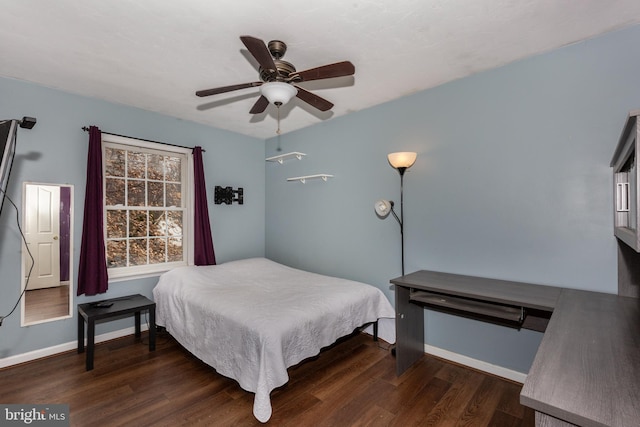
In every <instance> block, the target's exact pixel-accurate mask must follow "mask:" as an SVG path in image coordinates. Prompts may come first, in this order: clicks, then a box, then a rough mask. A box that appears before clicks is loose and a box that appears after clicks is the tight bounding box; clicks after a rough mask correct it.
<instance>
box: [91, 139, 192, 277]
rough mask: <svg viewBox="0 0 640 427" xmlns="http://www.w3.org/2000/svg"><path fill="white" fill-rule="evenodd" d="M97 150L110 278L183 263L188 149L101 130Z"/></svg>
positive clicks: (186, 239)
mask: <svg viewBox="0 0 640 427" xmlns="http://www.w3.org/2000/svg"><path fill="white" fill-rule="evenodd" d="M102 150H103V156H102V158H103V159H104V160H103V169H104V170H103V177H104V187H103V188H104V218H105V220H104V224H105V230H104V232H105V244H106V256H107V270H108V273H109V278H110V279H111V278H117V277H130V276H139V275H149V274H153V273H158V272H162V271H166V270H169V269H170V268H173V267H176V266H180V265H187V264H188V261H189V255H190V253H191V251H190V249H189V248H190V244H191V239H190V238H189V224H190V218H191V217H192V215H191V208H190V201H191V197H190V196H191V195H190V193H191V188H192V175H193V174H192V173H189V171H190V170H191V165H190V162H191V155H190V154H191V150H189V149H185V148H180V147H172V146H168V145H163V144H158V143H151V142H147V141H141V140H136V139H131V138H125V137H118V136H112V135H105V134H103V136H102Z"/></svg>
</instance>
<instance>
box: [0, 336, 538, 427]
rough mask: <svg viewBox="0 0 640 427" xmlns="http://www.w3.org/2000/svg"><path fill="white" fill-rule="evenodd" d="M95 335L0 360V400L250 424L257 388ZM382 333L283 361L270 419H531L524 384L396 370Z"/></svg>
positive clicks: (91, 415)
mask: <svg viewBox="0 0 640 427" xmlns="http://www.w3.org/2000/svg"><path fill="white" fill-rule="evenodd" d="M146 342H147V341H146V334H143V342H140V340H136V339H135V338H134V337H133V336H129V337H125V338H120V339H117V340H113V341H109V342H106V343H102V344H98V345H97V346H96V353H95V369H94V370H93V371H89V372H86V371H85V363H84V354H77V353H75V352H68V353H64V354H60V355H56V356H52V357H49V358H46V359H41V360H38V361H34V362H30V363H25V364H22V365H19V366H14V367H10V368H5V369H3V370H0V384H1V385H2V386H1V387H0V403H27V404H39V403H66V404H69V406H70V418H71V425H73V426H89V425H92V426H144V425H153V426H194V425H200V426H256V425H261V423H260V422H259V421H257V420H256V419H255V418H254V417H253V413H252V407H253V394H252V393H248V392H246V391H244V390H242V389H241V388H240V387H239V386H238V385H237V383H236V382H235V381H233V380H230V379H228V378H225V377H223V376H221V375H218V374H217V373H216V372H215V371H214V370H213V369H212V368H210V367H209V366H207V365H206V364H204V363H202V362H201V361H199V360H198V359H197V358H195V357H194V356H192V355H191V354H190V353H189V352H187V351H186V350H184V349H183V348H182V347H181V346H180V345H179V344H177V343H176V342H175V340H173V338H172V337H171V336H169V335H168V334H166V333H162V334H160V335H159V336H158V342H157V350H156V351H155V352H149V351H148V347H147V346H146ZM383 347H387V345H386V344H385V343H384V342H381V343H380V344H378V343H375V342H373V341H372V339H371V337H369V336H367V335H361V334H356V335H354V336H352V337H349V338H347V339H343V340H341V341H339V342H338V343H337V344H335V345H334V346H332V347H331V348H329V349H327V350H325V351H323V352H322V353H321V354H320V355H319V356H317V357H315V358H313V359H310V360H308V361H305V362H303V363H301V364H299V365H297V366H295V367H292V368H290V369H289V376H290V380H289V382H288V383H287V384H286V385H284V386H283V387H281V388H279V389H277V390H274V391H273V392H272V393H271V402H272V406H273V415H272V417H271V419H270V420H269V422H268V425H273V426H499V427H503V426H504V427H507V426H533V425H534V414H533V411H532V410H530V409H528V408H525V407H523V406H521V405H520V404H519V394H520V389H521V385H520V384H515V383H512V382H509V381H505V380H503V379H500V378H497V377H494V376H491V375H486V374H483V373H481V372H477V371H474V370H470V369H467V368H464V367H461V366H458V365H455V364H452V363H449V362H446V361H443V360H440V359H437V358H434V357H431V356H425V357H424V358H423V359H422V360H421V361H420V362H418V363H417V364H416V365H414V366H413V367H412V368H411V369H410V370H409V371H407V372H406V373H404V374H403V375H402V376H401V377H396V375H395V359H394V358H393V356H392V355H391V354H390V352H389V351H388V349H386V348H383Z"/></svg>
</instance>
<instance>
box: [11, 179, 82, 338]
mask: <svg viewBox="0 0 640 427" xmlns="http://www.w3.org/2000/svg"><path fill="white" fill-rule="evenodd" d="M23 209H24V210H23V228H24V235H25V240H26V243H27V244H26V246H23V250H22V265H23V281H22V284H21V286H22V289H25V287H26V289H25V292H24V296H23V298H22V325H23V326H27V325H32V324H36V323H42V322H48V321H51V320H58V319H63V318H68V317H70V316H71V315H72V313H71V305H72V295H73V285H72V283H73V281H72V271H73V270H72V268H71V266H72V254H73V250H72V245H73V236H72V234H73V233H72V229H73V221H72V218H73V186H71V185H57V184H38V183H25V184H24V191H23Z"/></svg>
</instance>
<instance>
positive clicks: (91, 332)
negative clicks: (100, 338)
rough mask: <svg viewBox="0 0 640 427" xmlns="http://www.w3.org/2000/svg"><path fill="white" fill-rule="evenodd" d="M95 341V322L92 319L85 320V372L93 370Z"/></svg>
mask: <svg viewBox="0 0 640 427" xmlns="http://www.w3.org/2000/svg"><path fill="white" fill-rule="evenodd" d="M95 340H96V322H95V321H94V320H93V319H88V320H87V371H90V370H92V369H93V351H94V347H95Z"/></svg>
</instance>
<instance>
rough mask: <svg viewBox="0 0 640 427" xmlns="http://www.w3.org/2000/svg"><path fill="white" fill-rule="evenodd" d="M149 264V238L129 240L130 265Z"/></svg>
mask: <svg viewBox="0 0 640 427" xmlns="http://www.w3.org/2000/svg"><path fill="white" fill-rule="evenodd" d="M146 264H147V239H133V240H129V265H146Z"/></svg>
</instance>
